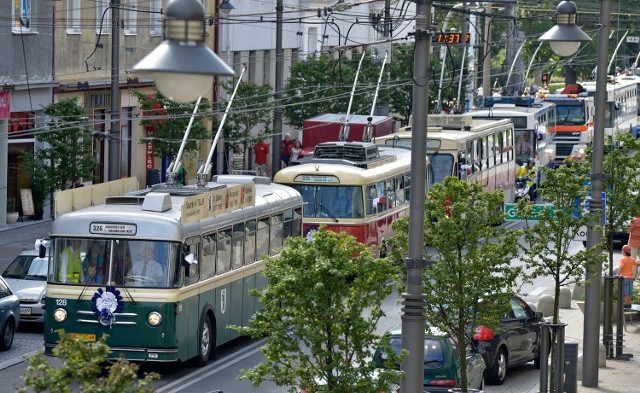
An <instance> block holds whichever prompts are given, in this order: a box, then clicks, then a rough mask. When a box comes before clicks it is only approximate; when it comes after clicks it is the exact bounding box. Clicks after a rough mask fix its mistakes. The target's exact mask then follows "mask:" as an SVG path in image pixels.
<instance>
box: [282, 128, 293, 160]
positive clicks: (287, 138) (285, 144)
mask: <svg viewBox="0 0 640 393" xmlns="http://www.w3.org/2000/svg"><path fill="white" fill-rule="evenodd" d="M292 147H293V141H292V140H291V134H289V133H288V132H287V133H286V134H284V139H283V140H282V146H281V148H282V150H281V152H280V155H281V157H282V162H283V165H282V166H283V167H285V166H288V165H289V161H290V160H291V148H292Z"/></svg>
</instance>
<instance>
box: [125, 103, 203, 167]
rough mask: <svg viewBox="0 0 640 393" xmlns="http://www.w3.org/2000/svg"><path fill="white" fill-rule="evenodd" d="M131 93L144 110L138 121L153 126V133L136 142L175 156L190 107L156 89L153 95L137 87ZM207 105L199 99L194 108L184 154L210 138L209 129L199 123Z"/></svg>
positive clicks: (156, 153) (190, 153)
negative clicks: (197, 105) (195, 109)
mask: <svg viewBox="0 0 640 393" xmlns="http://www.w3.org/2000/svg"><path fill="white" fill-rule="evenodd" d="M132 94H133V95H134V96H135V97H136V98H138V102H139V106H140V109H141V110H142V111H143V112H145V113H146V114H148V115H145V116H144V117H143V119H142V120H141V121H140V123H141V124H142V125H143V126H149V127H153V129H154V132H153V135H148V136H147V137H146V138H140V143H141V144H144V143H151V145H152V146H153V155H154V156H156V157H168V158H171V159H173V158H175V157H176V155H177V154H178V150H179V149H180V144H181V143H182V138H183V136H184V133H185V132H186V130H187V126H188V125H189V120H190V119H191V115H192V114H193V109H194V107H193V106H191V105H188V106H185V105H183V104H178V103H175V102H173V101H171V100H169V99H168V98H166V97H165V96H163V95H162V94H161V93H160V92H159V91H157V90H156V92H155V94H154V95H153V96H147V95H146V94H144V93H141V92H139V91H134V92H133V93H132ZM194 105H195V103H194ZM209 108H210V106H209V104H208V103H207V102H206V100H204V99H203V101H202V102H200V106H199V107H198V110H197V112H196V118H195V119H194V121H193V124H192V125H191V130H190V131H189V139H188V141H187V143H186V146H185V148H184V154H186V155H187V156H188V157H191V156H194V155H195V154H196V153H197V152H198V149H199V148H200V146H199V142H200V141H204V140H211V138H212V137H211V131H209V130H207V128H206V127H205V126H204V124H203V116H204V115H205V113H206V112H207V110H209ZM183 162H184V161H183Z"/></svg>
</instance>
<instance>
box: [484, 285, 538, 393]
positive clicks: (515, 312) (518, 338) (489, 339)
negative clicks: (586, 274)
mask: <svg viewBox="0 0 640 393" xmlns="http://www.w3.org/2000/svg"><path fill="white" fill-rule="evenodd" d="M544 322H545V319H544V318H543V316H542V313H540V312H534V311H533V310H532V309H531V307H529V305H528V304H527V303H526V302H525V301H524V300H522V298H520V297H519V296H517V295H513V297H512V298H511V310H510V311H509V312H507V313H506V314H505V315H504V316H503V317H502V318H501V319H500V323H499V324H498V326H497V327H496V329H495V330H493V329H490V328H488V327H486V326H478V327H476V328H475V330H474V334H473V340H474V341H476V342H478V345H479V346H480V347H481V348H483V349H484V351H481V352H482V354H483V356H484V361H485V363H486V364H487V373H486V377H487V383H491V384H496V385H502V384H503V383H504V381H505V380H506V379H507V369H508V368H510V367H514V366H518V365H522V364H524V363H527V362H531V361H533V362H534V366H535V367H536V368H539V367H540V324H541V323H544Z"/></svg>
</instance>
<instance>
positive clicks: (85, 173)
mask: <svg viewBox="0 0 640 393" xmlns="http://www.w3.org/2000/svg"><path fill="white" fill-rule="evenodd" d="M44 113H45V114H46V115H47V116H49V117H50V121H49V122H48V130H47V132H43V133H40V134H38V136H37V138H38V140H39V141H41V142H44V143H45V147H44V148H42V149H38V150H36V151H35V152H34V153H31V152H28V153H25V154H24V155H23V159H24V162H25V169H26V171H27V172H29V173H30V174H31V182H32V187H33V197H34V201H33V202H34V205H35V206H34V207H35V209H36V210H37V209H42V205H43V204H44V200H45V197H46V195H47V194H50V195H52V194H53V192H54V191H55V190H65V189H67V188H68V187H69V186H70V182H71V181H73V180H74V179H79V178H87V177H91V175H92V173H93V168H94V166H95V159H94V158H93V152H92V149H91V131H92V127H91V125H90V123H89V122H88V120H87V113H86V112H85V110H84V108H83V107H82V106H81V105H79V104H78V97H71V98H65V99H63V100H60V101H58V102H55V103H53V104H50V105H47V106H46V107H45V108H44Z"/></svg>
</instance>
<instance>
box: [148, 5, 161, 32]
mask: <svg viewBox="0 0 640 393" xmlns="http://www.w3.org/2000/svg"><path fill="white" fill-rule="evenodd" d="M161 9H162V0H151V12H150V13H149V35H150V36H152V37H156V36H161V35H162V15H161V14H160V10H161Z"/></svg>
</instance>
